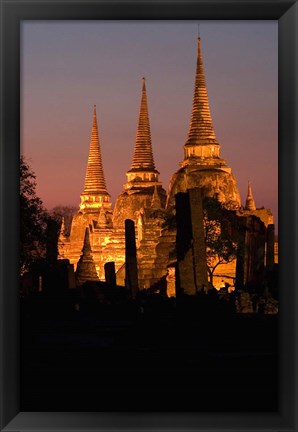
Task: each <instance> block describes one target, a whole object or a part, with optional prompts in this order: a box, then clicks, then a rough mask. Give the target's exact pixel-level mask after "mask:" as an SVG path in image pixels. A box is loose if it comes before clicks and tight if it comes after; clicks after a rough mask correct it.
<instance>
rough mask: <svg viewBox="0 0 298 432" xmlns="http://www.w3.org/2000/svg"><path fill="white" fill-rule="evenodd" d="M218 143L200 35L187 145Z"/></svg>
mask: <svg viewBox="0 0 298 432" xmlns="http://www.w3.org/2000/svg"><path fill="white" fill-rule="evenodd" d="M208 144H218V142H217V140H216V137H215V132H214V128H213V124H212V118H211V114H210V108H209V101H208V94H207V87H206V79H205V73H204V66H203V57H202V49H201V38H200V37H198V55H197V70H196V78H195V88H194V96H193V105H192V113H191V120H190V126H189V132H188V139H187V142H186V144H185V145H191V146H193V145H208Z"/></svg>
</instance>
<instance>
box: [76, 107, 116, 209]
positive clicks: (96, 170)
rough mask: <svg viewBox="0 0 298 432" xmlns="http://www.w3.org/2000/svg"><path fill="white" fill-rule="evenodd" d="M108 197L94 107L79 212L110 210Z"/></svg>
mask: <svg viewBox="0 0 298 432" xmlns="http://www.w3.org/2000/svg"><path fill="white" fill-rule="evenodd" d="M111 205H112V204H111V203H110V195H109V193H108V191H107V187H106V181H105V177H104V171H103V164H102V157H101V149H100V142H99V134H98V126H97V116H96V106H95V105H94V110H93V124H92V132H91V140H90V148H89V156H88V162H87V169H86V176H85V186H84V191H83V193H82V194H81V203H80V211H82V212H98V211H99V209H100V207H104V208H105V209H110V208H111Z"/></svg>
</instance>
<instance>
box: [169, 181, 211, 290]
mask: <svg viewBox="0 0 298 432" xmlns="http://www.w3.org/2000/svg"><path fill="white" fill-rule="evenodd" d="M175 201H176V222H177V237H176V247H177V261H178V268H177V270H178V271H177V283H176V287H177V294H178V295H179V293H180V292H184V293H185V294H188V295H195V294H196V293H197V292H198V291H201V290H202V289H204V290H206V288H207V286H208V275H207V261H206V245H205V236H204V224H203V207H202V198H201V190H200V189H199V188H194V189H189V190H188V192H186V193H184V192H180V193H178V194H176V195H175Z"/></svg>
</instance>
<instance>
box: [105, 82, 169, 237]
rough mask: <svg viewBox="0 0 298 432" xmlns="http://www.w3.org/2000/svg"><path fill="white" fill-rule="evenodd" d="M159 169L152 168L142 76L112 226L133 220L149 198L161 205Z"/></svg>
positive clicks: (161, 189)
mask: <svg viewBox="0 0 298 432" xmlns="http://www.w3.org/2000/svg"><path fill="white" fill-rule="evenodd" d="M158 175H159V172H158V171H157V169H156V168H155V163H154V157H153V150H152V143H151V132H150V122H149V112H148V102H147V90H146V80H145V78H143V79H142V95H141V105H140V112H139V120H138V127H137V133H136V141H135V146H134V154H133V159H132V164H131V167H130V169H129V171H127V173H126V176H127V182H126V183H125V185H124V191H123V192H122V193H121V194H120V195H119V196H118V198H117V201H116V204H115V208H114V217H113V224H114V227H119V228H121V229H122V228H123V229H124V221H125V219H132V220H133V221H134V222H135V223H136V222H137V215H138V212H139V211H140V209H141V208H143V207H144V208H147V207H151V205H152V199H153V197H154V195H155V197H154V202H155V204H157V202H158V200H159V202H160V207H161V208H164V206H165V201H166V191H165V190H164V189H163V188H162V183H161V182H159V180H158Z"/></svg>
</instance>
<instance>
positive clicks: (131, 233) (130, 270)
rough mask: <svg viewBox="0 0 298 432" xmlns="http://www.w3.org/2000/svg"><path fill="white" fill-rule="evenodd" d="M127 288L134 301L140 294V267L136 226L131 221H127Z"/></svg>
mask: <svg viewBox="0 0 298 432" xmlns="http://www.w3.org/2000/svg"><path fill="white" fill-rule="evenodd" d="M125 287H126V288H127V289H128V290H129V292H130V293H131V297H132V299H135V298H136V294H137V292H138V289H139V288H138V266H137V250H136V235H135V224H134V221H132V220H131V219H126V220H125Z"/></svg>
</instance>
